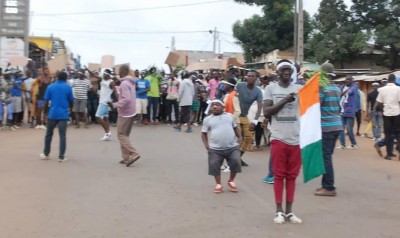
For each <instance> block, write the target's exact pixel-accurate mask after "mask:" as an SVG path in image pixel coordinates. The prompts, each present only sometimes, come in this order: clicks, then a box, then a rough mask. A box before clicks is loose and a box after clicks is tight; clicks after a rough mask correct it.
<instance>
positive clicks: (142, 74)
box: [140, 70, 146, 78]
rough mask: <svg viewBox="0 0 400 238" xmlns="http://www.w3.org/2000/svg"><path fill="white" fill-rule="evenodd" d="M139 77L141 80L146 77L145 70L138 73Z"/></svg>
mask: <svg viewBox="0 0 400 238" xmlns="http://www.w3.org/2000/svg"><path fill="white" fill-rule="evenodd" d="M140 77H141V78H144V77H146V70H142V71H140Z"/></svg>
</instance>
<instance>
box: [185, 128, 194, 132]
mask: <svg viewBox="0 0 400 238" xmlns="http://www.w3.org/2000/svg"><path fill="white" fill-rule="evenodd" d="M185 132H186V133H192V132H193V129H192V128H188V129H187V130H186V131H185Z"/></svg>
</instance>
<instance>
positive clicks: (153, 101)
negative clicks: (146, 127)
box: [147, 97, 160, 121]
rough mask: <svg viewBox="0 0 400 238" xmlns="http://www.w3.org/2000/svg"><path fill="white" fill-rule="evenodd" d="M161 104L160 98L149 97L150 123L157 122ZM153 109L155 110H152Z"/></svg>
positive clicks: (148, 112)
mask: <svg viewBox="0 0 400 238" xmlns="http://www.w3.org/2000/svg"><path fill="white" fill-rule="evenodd" d="M159 102H160V98H159V97H149V104H148V105H147V115H148V119H149V121H150V120H152V121H155V120H156V119H157V116H158V115H157V109H158V104H159ZM151 107H153V108H151ZM150 109H153V110H152V111H150Z"/></svg>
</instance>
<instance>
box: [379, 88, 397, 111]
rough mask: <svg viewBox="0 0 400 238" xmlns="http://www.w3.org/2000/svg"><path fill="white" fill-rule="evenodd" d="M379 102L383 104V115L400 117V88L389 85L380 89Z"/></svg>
mask: <svg viewBox="0 0 400 238" xmlns="http://www.w3.org/2000/svg"><path fill="white" fill-rule="evenodd" d="M378 92H379V94H378V97H377V98H376V101H377V102H380V103H383V115H384V116H387V117H394V116H397V115H400V87H399V86H397V85H396V84H394V83H388V84H387V85H386V86H385V87H382V88H379V89H378Z"/></svg>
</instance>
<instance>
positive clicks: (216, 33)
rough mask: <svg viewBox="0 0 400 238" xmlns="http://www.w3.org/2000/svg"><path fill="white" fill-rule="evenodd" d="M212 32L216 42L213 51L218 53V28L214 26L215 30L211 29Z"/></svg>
mask: <svg viewBox="0 0 400 238" xmlns="http://www.w3.org/2000/svg"><path fill="white" fill-rule="evenodd" d="M210 33H213V34H214V43H213V52H214V54H216V53H217V42H218V38H219V32H218V31H217V28H216V27H215V28H214V31H210Z"/></svg>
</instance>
